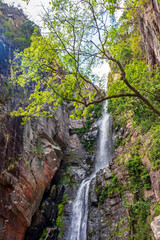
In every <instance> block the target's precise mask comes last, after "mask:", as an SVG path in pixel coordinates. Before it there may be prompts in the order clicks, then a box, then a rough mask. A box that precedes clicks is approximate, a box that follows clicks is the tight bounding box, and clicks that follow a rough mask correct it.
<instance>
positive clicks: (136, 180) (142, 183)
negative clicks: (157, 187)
mask: <svg viewBox="0 0 160 240" xmlns="http://www.w3.org/2000/svg"><path fill="white" fill-rule="evenodd" d="M125 167H126V169H127V171H128V172H129V176H130V177H129V182H130V184H129V186H130V190H131V191H132V192H133V193H139V192H140V190H141V189H142V188H144V189H151V180H150V176H149V173H148V170H147V168H146V167H145V166H144V165H143V164H142V162H141V159H140V156H139V155H138V154H132V156H131V159H129V160H128V162H127V163H126V164H125Z"/></svg>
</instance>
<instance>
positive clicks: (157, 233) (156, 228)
mask: <svg viewBox="0 0 160 240" xmlns="http://www.w3.org/2000/svg"><path fill="white" fill-rule="evenodd" d="M151 228H152V231H153V234H154V237H155V239H156V240H160V216H158V217H155V218H154V221H153V222H151Z"/></svg>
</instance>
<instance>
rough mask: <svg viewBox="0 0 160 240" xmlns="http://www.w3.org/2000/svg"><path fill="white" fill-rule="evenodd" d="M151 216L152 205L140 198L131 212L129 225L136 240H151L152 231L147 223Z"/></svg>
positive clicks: (133, 205)
mask: <svg viewBox="0 0 160 240" xmlns="http://www.w3.org/2000/svg"><path fill="white" fill-rule="evenodd" d="M149 216H150V203H149V202H146V201H145V200H144V198H143V197H142V198H140V199H139V200H138V201H136V203H135V204H132V206H131V207H130V210H129V223H130V227H131V231H132V232H133V236H134V237H133V239H134V240H151V239H152V231H151V229H150V225H149V223H148V221H147V219H148V217H149Z"/></svg>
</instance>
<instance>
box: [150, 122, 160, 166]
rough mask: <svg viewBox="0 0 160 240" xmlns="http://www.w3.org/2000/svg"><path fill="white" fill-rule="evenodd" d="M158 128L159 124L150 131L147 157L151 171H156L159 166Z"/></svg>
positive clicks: (159, 140) (159, 130)
mask: <svg viewBox="0 0 160 240" xmlns="http://www.w3.org/2000/svg"><path fill="white" fill-rule="evenodd" d="M159 136H160V127H159V122H157V124H155V125H154V126H153V127H152V129H151V136H150V137H151V145H150V150H149V152H148V157H149V159H150V161H151V166H152V168H153V169H158V168H159V166H160V138H159Z"/></svg>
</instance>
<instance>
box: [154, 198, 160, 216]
mask: <svg viewBox="0 0 160 240" xmlns="http://www.w3.org/2000/svg"><path fill="white" fill-rule="evenodd" d="M154 211H155V217H157V216H159V215H160V202H158V203H154Z"/></svg>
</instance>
